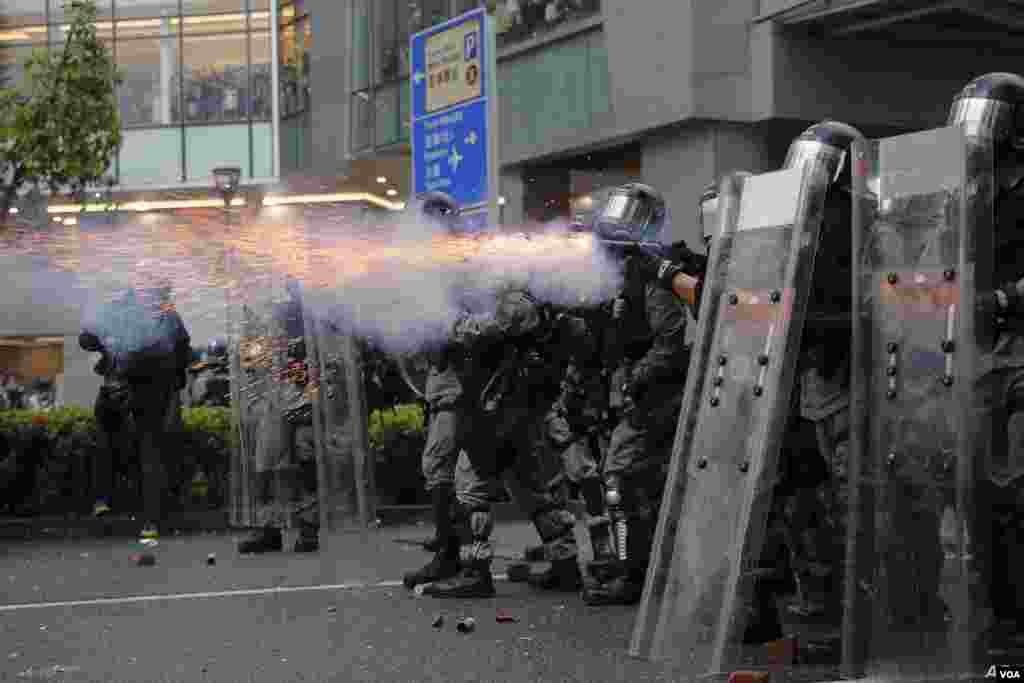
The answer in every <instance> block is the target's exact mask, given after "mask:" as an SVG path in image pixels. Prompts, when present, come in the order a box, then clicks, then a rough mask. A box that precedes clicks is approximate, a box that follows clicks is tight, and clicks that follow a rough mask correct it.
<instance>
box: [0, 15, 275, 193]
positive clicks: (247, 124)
mask: <svg viewBox="0 0 1024 683" xmlns="http://www.w3.org/2000/svg"><path fill="white" fill-rule="evenodd" d="M270 2H271V0H99V1H98V2H97V5H98V8H99V16H98V19H97V32H98V35H99V37H100V39H101V40H103V41H104V42H106V43H107V45H108V46H109V48H110V51H111V54H112V55H113V57H114V60H115V61H116V63H117V66H118V68H119V69H120V70H121V74H122V76H123V79H124V80H123V82H122V83H121V85H120V86H119V89H118V100H119V102H120V105H121V119H122V126H123V128H124V144H123V146H122V148H121V150H120V153H119V155H118V158H117V160H116V161H115V163H114V164H113V168H111V175H112V176H114V177H116V178H117V180H118V184H119V185H121V186H122V187H126V188H145V187H154V186H173V185H178V184H184V183H207V182H209V179H210V171H211V169H212V168H213V167H215V166H218V165H222V164H232V165H237V166H239V167H240V168H241V169H242V173H243V176H244V177H245V178H269V177H272V176H274V168H273V166H274V161H273V160H274V126H273V101H274V95H273V74H272V67H271V65H272V63H273V57H272V55H273V50H272V43H271V41H272V40H273V35H274V33H275V32H274V31H273V30H272V26H271V22H272V18H271V17H272V8H271V6H270ZM290 4H291V3H289V5H290ZM66 22H67V17H66V16H65V10H64V8H63V0H5V2H4V3H3V5H2V10H0V79H3V80H5V81H6V84H8V85H14V84H17V83H18V82H19V81H20V79H22V78H23V77H24V74H23V69H22V65H23V64H24V62H25V60H26V59H27V57H28V56H29V55H30V54H31V51H32V50H33V49H35V48H45V47H47V46H50V47H54V48H59V47H60V45H61V43H62V42H63V40H64V37H65V33H66V30H67V24H66Z"/></svg>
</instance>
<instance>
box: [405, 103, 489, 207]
mask: <svg viewBox="0 0 1024 683" xmlns="http://www.w3.org/2000/svg"><path fill="white" fill-rule="evenodd" d="M412 144H413V150H414V152H413V177H414V178H415V192H416V194H420V193H422V192H432V191H435V190H437V191H441V192H447V193H448V194H450V195H451V196H452V198H454V199H455V200H456V201H457V202H459V205H460V206H476V205H477V204H482V203H484V202H486V201H487V152H488V150H487V103H486V102H484V101H479V100H478V101H476V102H472V103H470V104H466V105H462V106H461V107H455V108H454V109H449V110H447V111H445V112H444V113H442V114H437V115H435V116H428V117H425V118H422V119H420V120H418V121H414V122H413V128H412Z"/></svg>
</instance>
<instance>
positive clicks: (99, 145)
mask: <svg viewBox="0 0 1024 683" xmlns="http://www.w3.org/2000/svg"><path fill="white" fill-rule="evenodd" d="M68 4H69V5H70V7H69V10H70V16H71V24H70V28H69V30H68V33H67V40H66V42H65V44H64V47H63V49H58V50H45V49H41V50H36V51H35V52H34V53H33V54H32V56H31V57H30V58H29V60H28V62H26V64H25V78H24V82H23V83H22V85H21V87H20V88H17V89H10V88H9V89H4V90H3V91H2V92H0V164H2V168H3V172H2V177H3V185H2V189H0V223H3V222H4V221H5V219H6V217H7V215H8V211H9V210H10V207H11V204H12V203H13V201H14V198H15V196H17V193H18V190H19V189H21V188H22V187H23V186H25V185H30V184H35V185H45V186H46V187H48V188H49V189H50V191H51V192H57V191H61V190H67V191H70V192H71V193H73V194H75V195H77V196H79V197H81V196H82V195H83V193H84V191H85V188H86V187H87V186H88V185H90V184H92V183H95V182H97V181H98V180H99V179H100V178H102V177H103V175H104V174H105V173H106V171H107V169H108V168H109V167H110V163H111V161H112V160H113V158H114V155H115V154H116V153H117V150H118V147H120V145H121V117H120V114H119V112H118V106H117V98H116V96H115V87H116V86H117V84H119V83H120V82H121V76H120V74H119V73H118V70H117V67H116V66H115V64H114V60H113V58H112V57H111V56H110V53H109V51H108V50H107V48H106V46H105V45H104V44H103V43H102V42H100V40H99V39H98V38H97V37H96V2H95V0H69V2H68Z"/></svg>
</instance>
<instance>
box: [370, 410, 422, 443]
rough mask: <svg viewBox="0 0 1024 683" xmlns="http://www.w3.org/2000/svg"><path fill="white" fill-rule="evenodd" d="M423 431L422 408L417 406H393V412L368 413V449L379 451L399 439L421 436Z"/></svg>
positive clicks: (376, 411)
mask: <svg viewBox="0 0 1024 683" xmlns="http://www.w3.org/2000/svg"><path fill="white" fill-rule="evenodd" d="M424 429H425V426H424V422H423V408H422V407H420V406H419V405H417V404H408V405H399V406H395V408H394V410H391V409H388V410H375V411H373V412H372V413H370V423H369V429H368V439H369V442H370V448H372V449H373V450H375V451H379V450H382V449H385V448H387V447H388V446H389V445H390V444H392V443H394V441H395V440H396V439H398V438H400V437H415V436H422V435H423V432H424Z"/></svg>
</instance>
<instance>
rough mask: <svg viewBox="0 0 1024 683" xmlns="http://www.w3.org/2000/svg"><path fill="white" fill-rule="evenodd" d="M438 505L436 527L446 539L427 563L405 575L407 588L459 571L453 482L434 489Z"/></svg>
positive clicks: (404, 579) (434, 502) (437, 579)
mask: <svg viewBox="0 0 1024 683" xmlns="http://www.w3.org/2000/svg"><path fill="white" fill-rule="evenodd" d="M431 498H432V502H433V508H434V526H435V527H436V529H437V536H438V538H443V539H445V542H444V544H443V546H442V547H440V548H438V549H437V550H436V551H435V552H434V557H433V558H432V559H431V560H430V562H428V563H427V564H426V565H425V566H423V567H422V568H420V569H418V570H417V571H414V572H409V573H408V574H406V575H405V576H404V577H402V583H403V584H405V587H406V588H408V589H410V590H412V589H413V588H415V587H416V586H419V585H420V584H424V583H432V582H434V581H440V580H442V579H446V578H449V577H452V576H455V574H457V573H458V571H459V562H458V561H459V539H458V536H457V535H456V533H455V520H454V519H453V516H454V506H455V490H454V488H453V487H452V485H451V484H442V485H441V486H438V487H436V488H435V489H434V490H433V491H431Z"/></svg>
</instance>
